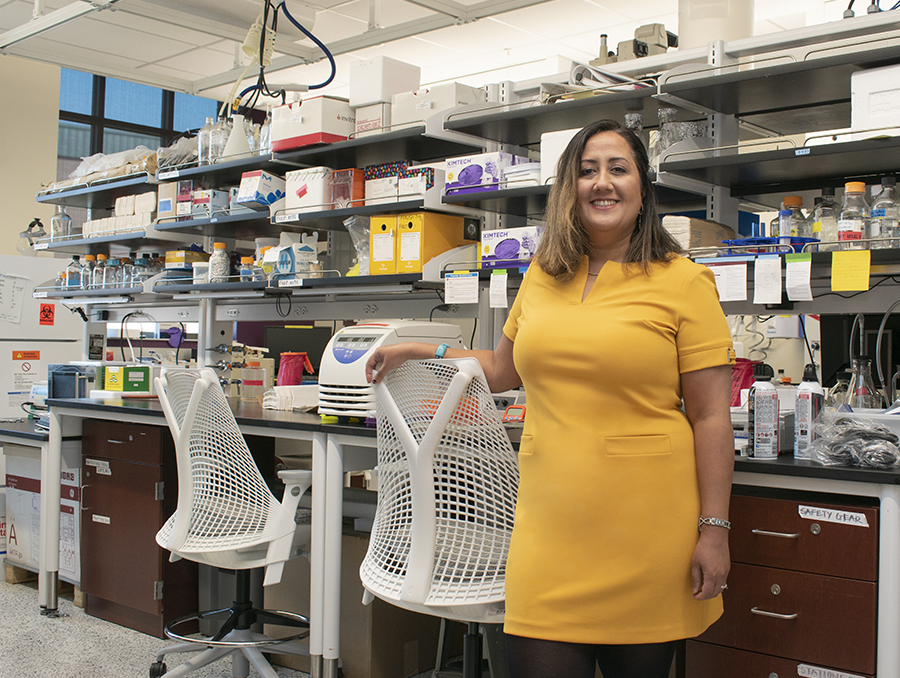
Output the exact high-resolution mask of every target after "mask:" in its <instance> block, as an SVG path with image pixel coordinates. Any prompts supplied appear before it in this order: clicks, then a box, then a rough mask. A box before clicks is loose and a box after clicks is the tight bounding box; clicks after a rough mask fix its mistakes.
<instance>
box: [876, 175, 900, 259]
mask: <svg viewBox="0 0 900 678" xmlns="http://www.w3.org/2000/svg"><path fill="white" fill-rule="evenodd" d="M896 185H897V179H895V178H894V177H884V178H882V180H881V192H880V193H879V194H878V197H877V198H876V197H875V196H873V197H872V200H873V203H872V219H871V221H870V222H869V236H870V237H872V238H883V240H877V241H875V242H873V243H872V248H873V249H884V248H888V247H900V203H898V202H897V192H896V189H895V188H894V187H895V186H896Z"/></svg>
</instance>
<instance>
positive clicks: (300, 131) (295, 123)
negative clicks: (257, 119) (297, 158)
mask: <svg viewBox="0 0 900 678" xmlns="http://www.w3.org/2000/svg"><path fill="white" fill-rule="evenodd" d="M355 131H356V116H355V115H354V114H353V109H352V108H351V107H350V104H349V103H348V102H347V100H346V99H341V98H338V97H330V96H318V97H310V98H308V99H304V100H303V101H295V102H293V103H289V104H285V105H284V106H276V107H275V108H274V109H272V131H271V135H272V150H273V151H289V150H291V149H294V148H300V147H302V146H309V145H312V144H330V143H333V142H335V141H344V140H345V139H347V138H349V136H350V135H351V134H353V133H354V132H355Z"/></svg>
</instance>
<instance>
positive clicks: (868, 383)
mask: <svg viewBox="0 0 900 678" xmlns="http://www.w3.org/2000/svg"><path fill="white" fill-rule="evenodd" d="M847 404H848V405H850V407H851V408H853V409H854V410H858V409H877V410H880V409H882V408H883V407H884V402H883V398H882V397H881V391H878V390H877V389H876V388H875V382H874V381H872V359H871V358H866V357H865V356H860V357H859V358H854V359H853V361H852V373H851V375H850V387H849V396H848V400H847Z"/></svg>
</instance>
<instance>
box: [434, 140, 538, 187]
mask: <svg viewBox="0 0 900 678" xmlns="http://www.w3.org/2000/svg"><path fill="white" fill-rule="evenodd" d="M530 162H532V161H531V160H529V159H528V158H522V157H520V156H518V155H512V154H511V153H503V152H500V151H497V152H494V153H479V154H477V155H466V156H463V157H460V158H448V159H447V183H446V185H445V186H444V194H445V195H448V196H453V195H458V194H460V193H473V192H476V191H496V190H499V189H500V188H501V183H500V180H501V175H502V172H503V170H504V168H506V167H511V166H513V165H519V164H522V163H530Z"/></svg>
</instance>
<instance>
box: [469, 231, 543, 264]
mask: <svg viewBox="0 0 900 678" xmlns="http://www.w3.org/2000/svg"><path fill="white" fill-rule="evenodd" d="M543 232H544V227H543V226H522V227H521V228H504V229H497V230H495V231H482V232H481V267H482V268H508V267H516V266H525V265H526V264H527V263H528V262H529V261H531V259H532V257H534V253H535V252H536V251H537V247H538V244H540V242H541V234H542V233H543Z"/></svg>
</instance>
